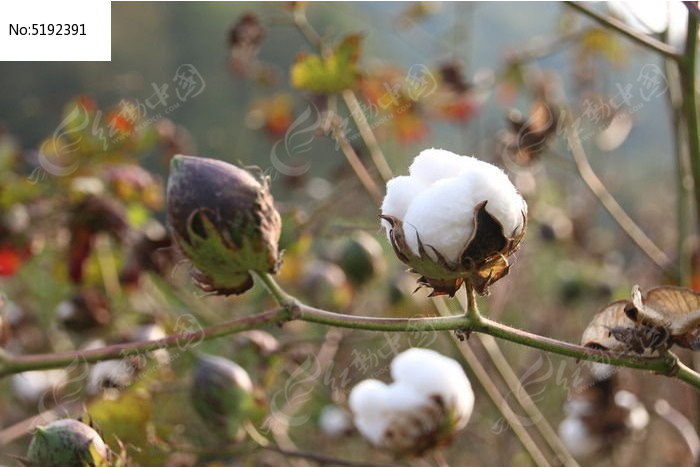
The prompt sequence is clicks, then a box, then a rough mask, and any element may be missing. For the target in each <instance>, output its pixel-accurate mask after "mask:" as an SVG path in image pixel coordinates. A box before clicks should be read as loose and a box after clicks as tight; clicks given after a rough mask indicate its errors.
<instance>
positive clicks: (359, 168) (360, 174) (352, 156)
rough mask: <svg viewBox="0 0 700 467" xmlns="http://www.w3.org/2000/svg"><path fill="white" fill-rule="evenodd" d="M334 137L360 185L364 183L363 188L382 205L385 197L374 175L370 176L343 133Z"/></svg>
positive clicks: (339, 132)
mask: <svg viewBox="0 0 700 467" xmlns="http://www.w3.org/2000/svg"><path fill="white" fill-rule="evenodd" d="M333 136H334V138H335V140H336V142H337V143H338V147H340V150H341V152H342V153H343V155H344V156H345V159H347V161H348V164H350V167H351V168H352V170H353V171H354V172H355V175H357V179H358V180H359V181H360V183H362V186H363V187H364V188H365V190H367V193H368V194H369V195H370V196H371V197H372V200H373V201H374V202H375V203H377V204H381V202H382V197H383V196H382V192H381V190H380V189H379V186H377V184H376V182H375V181H374V179H373V178H372V175H370V173H369V172H368V171H367V168H366V167H365V166H364V164H363V163H362V161H361V160H360V157H359V156H358V155H357V153H356V152H355V149H353V147H352V146H351V145H350V143H349V142H348V140H347V138H346V137H345V135H344V134H343V133H342V131H340V130H337V131H336V132H335V134H334V135H333Z"/></svg>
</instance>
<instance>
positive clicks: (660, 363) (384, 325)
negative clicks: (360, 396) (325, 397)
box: [258, 274, 700, 389]
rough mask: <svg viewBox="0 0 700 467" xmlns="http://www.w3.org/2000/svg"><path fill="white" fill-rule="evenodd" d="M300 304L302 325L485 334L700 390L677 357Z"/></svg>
mask: <svg viewBox="0 0 700 467" xmlns="http://www.w3.org/2000/svg"><path fill="white" fill-rule="evenodd" d="M258 277H259V278H260V279H261V281H262V282H263V284H265V286H266V287H267V288H268V290H269V291H270V293H271V294H272V296H273V297H275V299H276V300H278V301H280V300H282V301H285V300H286V301H288V300H289V297H290V296H289V295H288V294H287V293H285V292H283V291H281V289H280V287H279V286H278V285H277V283H276V282H275V280H274V279H273V278H272V277H271V276H269V275H268V274H258ZM296 303H297V306H298V308H297V310H296V311H295V316H297V317H298V319H300V320H302V321H308V322H312V323H319V324H325V325H329V326H338V327H345V328H351V329H364V330H368V331H385V332H409V331H410V332H421V331H423V332H425V331H466V332H481V333H484V334H489V335H492V336H494V337H498V338H501V339H505V340H508V341H511V342H515V343H516V344H521V345H525V346H527V347H532V348H535V349H540V350H544V351H547V352H550V353H555V354H558V355H563V356H566V357H573V358H576V359H578V360H590V361H593V362H599V363H607V364H609V365H615V366H624V367H628V368H636V369H640V370H649V371H653V372H655V373H658V374H662V375H666V376H675V377H677V378H678V379H680V380H682V381H685V382H687V383H688V384H690V385H691V386H694V387H696V388H698V389H700V374H697V373H695V372H694V371H693V370H691V369H690V368H688V367H687V366H685V365H684V364H683V363H682V362H680V361H679V360H678V357H676V356H675V355H673V354H669V355H666V356H661V357H640V356H636V355H617V354H613V353H610V352H605V351H603V350H598V349H592V348H589V347H583V346H581V345H577V344H571V343H569V342H563V341H559V340H556V339H552V338H550V337H545V336H540V335H538V334H533V333H531V332H528V331H523V330H520V329H516V328H512V327H510V326H507V325H505V324H501V323H498V322H496V321H492V320H490V319H488V318H485V317H483V316H480V315H479V316H476V317H475V316H466V315H464V314H462V315H451V316H441V317H420V318H377V317H371V316H353V315H345V314H341V313H333V312H330V311H326V310H321V309H319V308H314V307H311V306H308V305H305V304H302V303H299V302H298V301H297V302H296Z"/></svg>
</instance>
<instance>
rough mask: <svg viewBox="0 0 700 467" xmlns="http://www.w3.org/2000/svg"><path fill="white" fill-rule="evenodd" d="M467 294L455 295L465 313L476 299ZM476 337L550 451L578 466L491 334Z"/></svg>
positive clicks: (563, 461)
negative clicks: (470, 298) (471, 298)
mask: <svg viewBox="0 0 700 467" xmlns="http://www.w3.org/2000/svg"><path fill="white" fill-rule="evenodd" d="M469 295H472V294H469V292H466V297H465V296H464V295H460V294H458V295H457V299H458V300H459V302H460V304H461V305H462V307H463V309H464V310H465V312H467V313H468V309H469V307H470V306H476V301H475V300H469ZM476 338H477V339H478V340H479V342H480V343H481V345H482V347H483V348H484V350H486V353H487V355H488V356H489V358H490V359H491V362H493V365H494V366H495V367H496V369H497V370H498V372H499V373H500V375H501V377H502V378H503V381H504V382H505V383H506V385H507V386H508V388H509V389H510V391H511V393H512V394H513V395H514V396H515V399H516V400H517V401H518V403H519V404H520V406H521V407H522V408H523V410H525V412H526V413H527V416H528V417H529V418H530V420H531V421H532V423H533V424H534V425H535V427H536V428H537V430H538V431H539V432H540V435H542V438H543V439H544V440H545V441H546V442H547V444H548V445H549V447H550V448H551V449H552V451H554V452H555V453H556V454H557V456H558V457H559V459H560V460H561V461H562V463H563V465H565V466H567V467H578V465H579V464H578V462H576V459H574V458H573V456H572V455H571V453H570V452H569V450H568V449H567V448H566V446H564V443H563V442H562V441H561V439H560V438H559V435H557V433H556V432H555V431H554V429H552V427H551V425H550V424H549V422H548V421H547V419H546V418H545V417H544V415H542V412H540V409H539V408H538V407H537V405H536V404H535V402H534V401H533V400H532V398H531V397H530V394H528V392H527V390H525V388H524V387H523V385H522V384H521V383H520V380H519V379H518V376H517V375H516V374H515V372H514V371H513V367H511V365H510V363H508V360H507V359H506V357H505V355H504V354H503V352H502V351H501V348H500V346H499V345H498V343H497V342H496V340H495V339H494V338H493V336H489V335H486V334H477V335H476Z"/></svg>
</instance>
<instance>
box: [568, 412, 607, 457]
mask: <svg viewBox="0 0 700 467" xmlns="http://www.w3.org/2000/svg"><path fill="white" fill-rule="evenodd" d="M559 437H560V438H561V440H562V442H563V443H564V445H565V446H566V447H567V449H568V450H569V451H570V452H571V454H573V455H574V456H576V457H585V456H589V455H591V454H593V453H594V452H596V451H597V450H598V449H599V448H600V441H599V440H598V439H597V438H596V437H595V436H593V435H592V434H591V433H590V432H589V431H588V427H586V424H585V423H584V422H583V420H581V419H580V418H578V417H567V418H565V419H564V421H562V422H561V424H560V425H559Z"/></svg>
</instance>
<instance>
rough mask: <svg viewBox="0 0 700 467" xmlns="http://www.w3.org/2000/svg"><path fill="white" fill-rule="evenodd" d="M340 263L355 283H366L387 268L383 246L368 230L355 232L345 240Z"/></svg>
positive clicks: (341, 249)
mask: <svg viewBox="0 0 700 467" xmlns="http://www.w3.org/2000/svg"><path fill="white" fill-rule="evenodd" d="M338 265H339V266H340V267H341V268H342V269H343V271H344V272H345V275H346V276H347V277H348V279H349V280H350V281H351V282H352V283H353V284H355V285H362V284H365V283H366V282H368V281H370V280H371V279H372V278H374V277H375V276H377V275H378V274H380V273H381V272H382V271H383V270H384V268H385V263H384V257H383V256H382V247H381V245H379V242H378V241H377V240H376V239H375V238H374V237H372V236H371V235H370V234H368V233H367V232H364V231H358V232H355V233H353V234H352V235H351V236H350V237H349V238H347V239H346V240H345V241H344V242H343V245H342V246H341V248H340V254H339V258H338Z"/></svg>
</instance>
